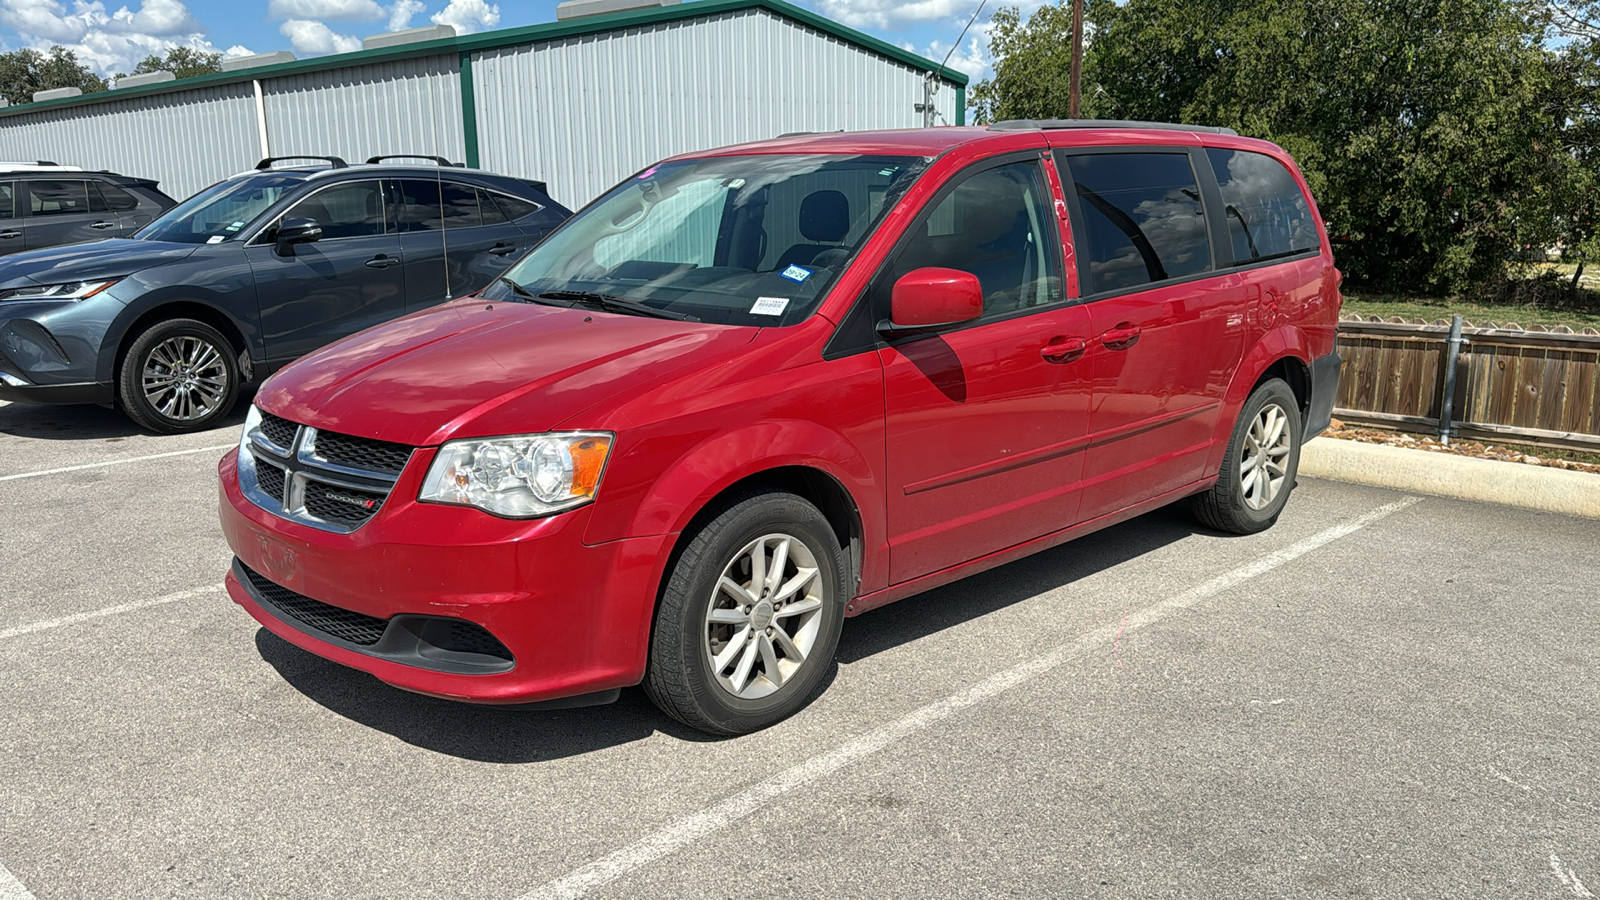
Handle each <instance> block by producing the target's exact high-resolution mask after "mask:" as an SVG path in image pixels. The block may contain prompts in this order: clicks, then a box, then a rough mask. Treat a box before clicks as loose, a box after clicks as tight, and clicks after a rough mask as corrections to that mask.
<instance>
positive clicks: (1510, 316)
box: [1344, 288, 1600, 331]
mask: <svg viewBox="0 0 1600 900" xmlns="http://www.w3.org/2000/svg"><path fill="white" fill-rule="evenodd" d="M1344 310H1345V312H1352V313H1360V314H1361V315H1363V316H1383V317H1385V318H1387V317H1389V316H1400V317H1401V318H1404V319H1421V320H1423V321H1425V322H1432V321H1433V320H1434V319H1444V320H1446V321H1449V319H1450V317H1451V316H1455V315H1459V316H1461V317H1463V318H1465V319H1466V320H1467V321H1468V322H1471V323H1472V324H1474V325H1482V324H1484V323H1485V322H1494V323H1496V324H1499V325H1506V324H1510V323H1515V324H1517V325H1521V326H1522V327H1523V328H1528V327H1530V326H1533V325H1544V326H1546V327H1551V328H1553V327H1555V326H1557V325H1565V326H1567V327H1568V328H1571V329H1572V330H1573V331H1582V330H1583V329H1585V328H1595V329H1600V310H1587V309H1551V308H1549V307H1544V306H1526V305H1522V304H1508V303H1481V302H1473V301H1471V300H1466V299H1462V298H1452V297H1418V296H1409V295H1399V294H1384V293H1376V292H1373V293H1369V292H1366V291H1362V290H1360V289H1359V288H1355V289H1351V290H1348V291H1346V292H1345V295H1344Z"/></svg>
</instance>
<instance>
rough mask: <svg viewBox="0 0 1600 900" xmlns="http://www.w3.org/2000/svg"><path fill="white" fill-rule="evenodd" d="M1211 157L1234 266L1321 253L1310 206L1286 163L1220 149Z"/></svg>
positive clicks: (1211, 152) (1211, 150) (1210, 153)
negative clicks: (1220, 192) (1285, 165)
mask: <svg viewBox="0 0 1600 900" xmlns="http://www.w3.org/2000/svg"><path fill="white" fill-rule="evenodd" d="M1206 157H1207V158H1208V159H1210V160H1211V169H1212V171H1214V172H1216V173H1217V187H1218V188H1219V189H1220V190H1221V191H1222V203H1223V212H1224V214H1225V216H1226V218H1227V220H1228V238H1229V241H1230V243H1232V245H1233V261H1234V262H1235V263H1239V264H1244V263H1248V262H1251V261H1253V260H1264V259H1272V258H1274V257H1279V256H1289V255H1292V254H1295V253H1300V252H1302V251H1305V250H1317V249H1320V246H1321V242H1320V241H1319V240H1318V239H1317V223H1316V222H1315V221H1313V220H1312V218H1311V207H1310V206H1309V205H1308V204H1307V203H1306V198H1305V195H1304V194H1302V193H1301V192H1300V185H1299V184H1298V183H1296V182H1295V180H1294V176H1293V175H1290V174H1289V170H1288V169H1285V168H1284V167H1283V164H1282V163H1280V162H1278V161H1277V160H1275V159H1273V158H1272V157H1270V156H1267V155H1266V154H1263V153H1250V152H1247V151H1243V150H1221V149H1217V148H1215V147H1212V148H1208V149H1207V150H1206Z"/></svg>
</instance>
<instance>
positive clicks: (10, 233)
mask: <svg viewBox="0 0 1600 900" xmlns="http://www.w3.org/2000/svg"><path fill="white" fill-rule="evenodd" d="M19 237H22V232H20V231H16V230H14V229H10V228H7V229H6V230H5V231H0V239H5V240H9V239H11V238H19Z"/></svg>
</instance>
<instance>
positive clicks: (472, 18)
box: [431, 0, 500, 34]
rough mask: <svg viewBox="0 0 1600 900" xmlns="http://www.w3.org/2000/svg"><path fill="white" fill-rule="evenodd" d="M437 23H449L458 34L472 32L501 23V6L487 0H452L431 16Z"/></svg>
mask: <svg viewBox="0 0 1600 900" xmlns="http://www.w3.org/2000/svg"><path fill="white" fill-rule="evenodd" d="M431 18H432V19H433V23H434V24H435V25H449V26H451V27H452V28H454V29H455V30H456V34H471V33H473V32H474V31H482V30H483V29H485V28H493V27H495V26H496V25H499V24H500V6H499V4H496V3H488V2H485V0H450V5H449V6H446V7H445V8H444V9H441V10H439V11H438V12H436V13H434V14H433V16H432V17H431Z"/></svg>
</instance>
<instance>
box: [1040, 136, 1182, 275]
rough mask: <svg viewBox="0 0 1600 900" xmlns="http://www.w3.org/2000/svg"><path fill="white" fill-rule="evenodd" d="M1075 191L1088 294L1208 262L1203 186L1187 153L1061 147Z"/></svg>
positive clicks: (1076, 229) (1075, 233) (1081, 265)
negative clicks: (1089, 150)
mask: <svg viewBox="0 0 1600 900" xmlns="http://www.w3.org/2000/svg"><path fill="white" fill-rule="evenodd" d="M1057 160H1058V162H1060V163H1063V164H1064V165H1063V168H1065V169H1066V170H1067V173H1070V176H1071V181H1072V185H1073V191H1074V192H1075V193H1076V194H1077V198H1076V199H1077V206H1078V213H1079V216H1078V218H1076V219H1074V221H1073V238H1074V244H1073V246H1074V249H1075V250H1076V251H1077V257H1078V260H1079V263H1078V264H1079V268H1080V275H1081V277H1082V279H1083V281H1084V288H1083V291H1084V293H1085V294H1098V293H1102V292H1105V291H1116V290H1123V289H1126V288H1131V287H1138V286H1139V285H1142V284H1150V283H1153V282H1157V281H1166V280H1167V279H1169V278H1183V277H1185V276H1188V275H1195V274H1198V273H1200V272H1204V271H1206V270H1208V269H1210V268H1211V246H1210V244H1209V242H1208V238H1207V234H1206V220H1205V215H1204V212H1203V211H1202V209H1201V206H1200V187H1199V185H1198V183H1197V182H1196V181H1195V177H1194V170H1193V169H1192V168H1190V166H1189V156H1188V154H1186V153H1095V154H1087V155H1079V154H1072V155H1068V154H1062V155H1061V156H1059V157H1057Z"/></svg>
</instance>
